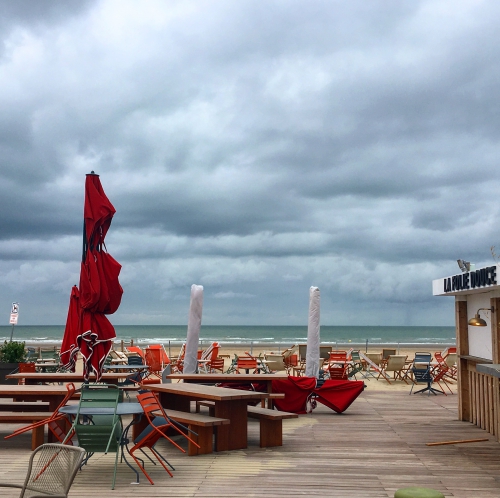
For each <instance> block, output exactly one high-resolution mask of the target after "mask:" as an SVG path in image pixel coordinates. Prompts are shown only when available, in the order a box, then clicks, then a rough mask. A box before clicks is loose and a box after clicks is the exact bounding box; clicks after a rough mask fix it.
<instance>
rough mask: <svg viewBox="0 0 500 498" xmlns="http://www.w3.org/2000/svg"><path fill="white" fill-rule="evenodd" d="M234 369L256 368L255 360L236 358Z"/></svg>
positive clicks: (247, 357)
mask: <svg viewBox="0 0 500 498" xmlns="http://www.w3.org/2000/svg"><path fill="white" fill-rule="evenodd" d="M236 368H243V369H251V368H257V359H256V358H250V357H249V356H238V361H237V362H236Z"/></svg>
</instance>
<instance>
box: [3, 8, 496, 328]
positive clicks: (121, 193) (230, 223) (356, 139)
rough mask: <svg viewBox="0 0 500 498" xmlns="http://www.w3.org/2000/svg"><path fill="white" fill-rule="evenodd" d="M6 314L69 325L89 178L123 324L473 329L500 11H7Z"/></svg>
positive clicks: (492, 210) (490, 232)
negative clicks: (466, 266) (194, 321)
mask: <svg viewBox="0 0 500 498" xmlns="http://www.w3.org/2000/svg"><path fill="white" fill-rule="evenodd" d="M0 9H1V12H0V36H1V45H0V175H1V181H0V305H1V306H0V308H1V309H2V310H3V311H2V313H3V314H4V324H5V325H8V320H9V313H10V306H11V303H12V302H14V301H18V302H19V303H20V315H19V325H38V324H40V325H49V324H63V323H64V322H65V320H66V314H67V309H68V302H69V295H70V291H71V286H72V285H73V284H77V283H78V280H79V271H80V265H79V260H80V255H81V243H82V241H81V239H82V215H83V194H84V182H85V174H86V173H89V172H90V171H91V170H94V171H95V172H96V173H98V174H99V175H100V178H101V182H102V185H103V187H104V190H105V191H106V194H107V195H108V197H109V199H110V200H111V202H112V203H113V204H114V206H115V208H116V211H117V212H116V215H115V217H114V219H113V222H112V225H111V228H110V230H109V232H108V235H107V238H106V242H107V248H108V251H109V252H110V254H111V255H113V256H114V257H115V258H116V259H117V260H118V261H119V262H120V263H121V264H122V265H123V268H122V273H121V278H120V281H121V283H122V286H123V288H124V296H123V300H122V304H121V307H120V309H119V310H118V311H117V312H116V313H115V315H113V316H111V317H110V319H111V321H112V323H114V324H131V325H135V324H159V325H161V324H167V325H170V324H186V323H187V314H188V309H189V298H190V287H191V285H192V284H200V285H203V286H204V289H205V290H204V307H203V323H204V324H206V325H216V324H226V325H231V324H239V325H246V324H248V325H265V324H275V325H303V324H307V313H308V306H309V287H310V286H311V285H315V286H318V287H319V288H320V291H321V323H322V324H324V325H344V324H354V325H453V324H454V315H453V306H454V305H453V298H451V297H433V296H432V285H431V283H432V280H433V279H436V278H440V277H444V276H447V275H453V274H455V273H460V270H459V269H458V266H457V264H456V259H457V258H463V259H466V260H468V261H471V262H473V263H476V264H477V265H483V264H484V265H490V264H492V263H494V260H493V257H492V255H491V252H490V247H491V246H493V245H499V247H500V231H499V205H500V201H499V199H500V172H499V169H498V158H499V157H500V154H499V152H500V145H499V136H500V112H499V107H500V104H499V101H500V99H499V92H498V87H499V81H500V57H499V51H500V34H499V31H498V22H499V19H500V3H499V2H491V1H490V2H488V1H480V0H468V1H467V0H455V1H451V0H450V1H440V0H422V1H417V0H412V1H409V0H408V1H402V0H394V1H390V0H381V1H375V0H370V1H366V0H348V1H347V0H345V1H335V0H325V1H316V0H307V1H305V0H262V1H260V0H251V1H247V0H230V1H229V0H228V1H225V0H213V1H211V0H203V1H199V0H198V1H189V0H178V1H175V0H157V1H156V0H140V1H139V0H136V1H131V0H104V1H83V0H78V1H67V0H46V1H44V2H40V1H36V2H35V1H30V0H16V1H15V2H13V1H11V0H2V1H0Z"/></svg>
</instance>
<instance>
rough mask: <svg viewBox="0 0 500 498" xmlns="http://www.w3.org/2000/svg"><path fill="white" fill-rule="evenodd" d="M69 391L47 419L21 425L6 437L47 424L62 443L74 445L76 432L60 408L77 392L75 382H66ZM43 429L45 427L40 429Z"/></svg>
mask: <svg viewBox="0 0 500 498" xmlns="http://www.w3.org/2000/svg"><path fill="white" fill-rule="evenodd" d="M66 390H67V393H66V395H65V396H64V399H63V400H62V401H61V403H59V406H58V407H57V408H56V409H55V410H54V413H52V415H51V416H50V417H48V418H46V419H45V420H40V421H38V422H34V423H33V424H30V425H26V426H24V427H21V428H20V429H16V430H15V431H14V432H13V433H12V434H9V435H8V436H5V438H4V439H9V438H11V437H14V436H19V434H23V433H24V432H27V431H31V430H35V429H38V428H40V427H43V426H44V425H47V427H48V428H49V431H50V432H51V433H52V434H54V436H55V437H56V438H57V440H58V441H60V442H61V443H62V442H63V441H64V442H65V444H69V445H72V444H73V443H72V442H71V439H72V437H73V435H74V434H75V432H74V431H73V430H72V429H71V428H69V427H68V426H69V425H70V424H69V423H68V421H67V418H66V415H65V414H64V413H59V408H62V407H63V406H64V405H65V404H66V403H67V402H68V401H69V400H70V399H71V398H72V397H73V395H74V394H75V392H76V388H75V384H73V382H69V383H68V384H66ZM40 430H43V429H40Z"/></svg>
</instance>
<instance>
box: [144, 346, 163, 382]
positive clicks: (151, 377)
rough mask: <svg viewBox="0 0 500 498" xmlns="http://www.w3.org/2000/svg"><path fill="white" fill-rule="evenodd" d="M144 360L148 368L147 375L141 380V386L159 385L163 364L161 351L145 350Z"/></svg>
mask: <svg viewBox="0 0 500 498" xmlns="http://www.w3.org/2000/svg"><path fill="white" fill-rule="evenodd" d="M144 359H145V361H146V365H147V366H148V374H147V375H146V376H145V377H144V378H143V379H142V380H141V384H160V383H161V372H162V371H163V362H162V361H161V351H160V350H159V349H154V348H153V349H151V348H146V349H145V350H144Z"/></svg>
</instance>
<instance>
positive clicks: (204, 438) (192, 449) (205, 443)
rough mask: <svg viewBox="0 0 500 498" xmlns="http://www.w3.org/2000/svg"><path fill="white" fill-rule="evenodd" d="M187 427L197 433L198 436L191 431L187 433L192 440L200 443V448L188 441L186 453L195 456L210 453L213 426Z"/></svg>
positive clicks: (211, 449)
mask: <svg viewBox="0 0 500 498" xmlns="http://www.w3.org/2000/svg"><path fill="white" fill-rule="evenodd" d="M189 428H190V429H191V430H192V431H194V432H197V433H198V436H195V435H194V434H193V433H192V432H189V433H188V434H189V437H190V438H192V439H193V441H196V442H197V443H198V444H199V445H200V448H197V447H196V446H195V445H194V444H192V443H191V441H188V455H189V456H195V455H206V454H208V453H212V451H213V441H212V439H213V438H212V436H213V427H212V426H209V427H200V426H194V425H189Z"/></svg>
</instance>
